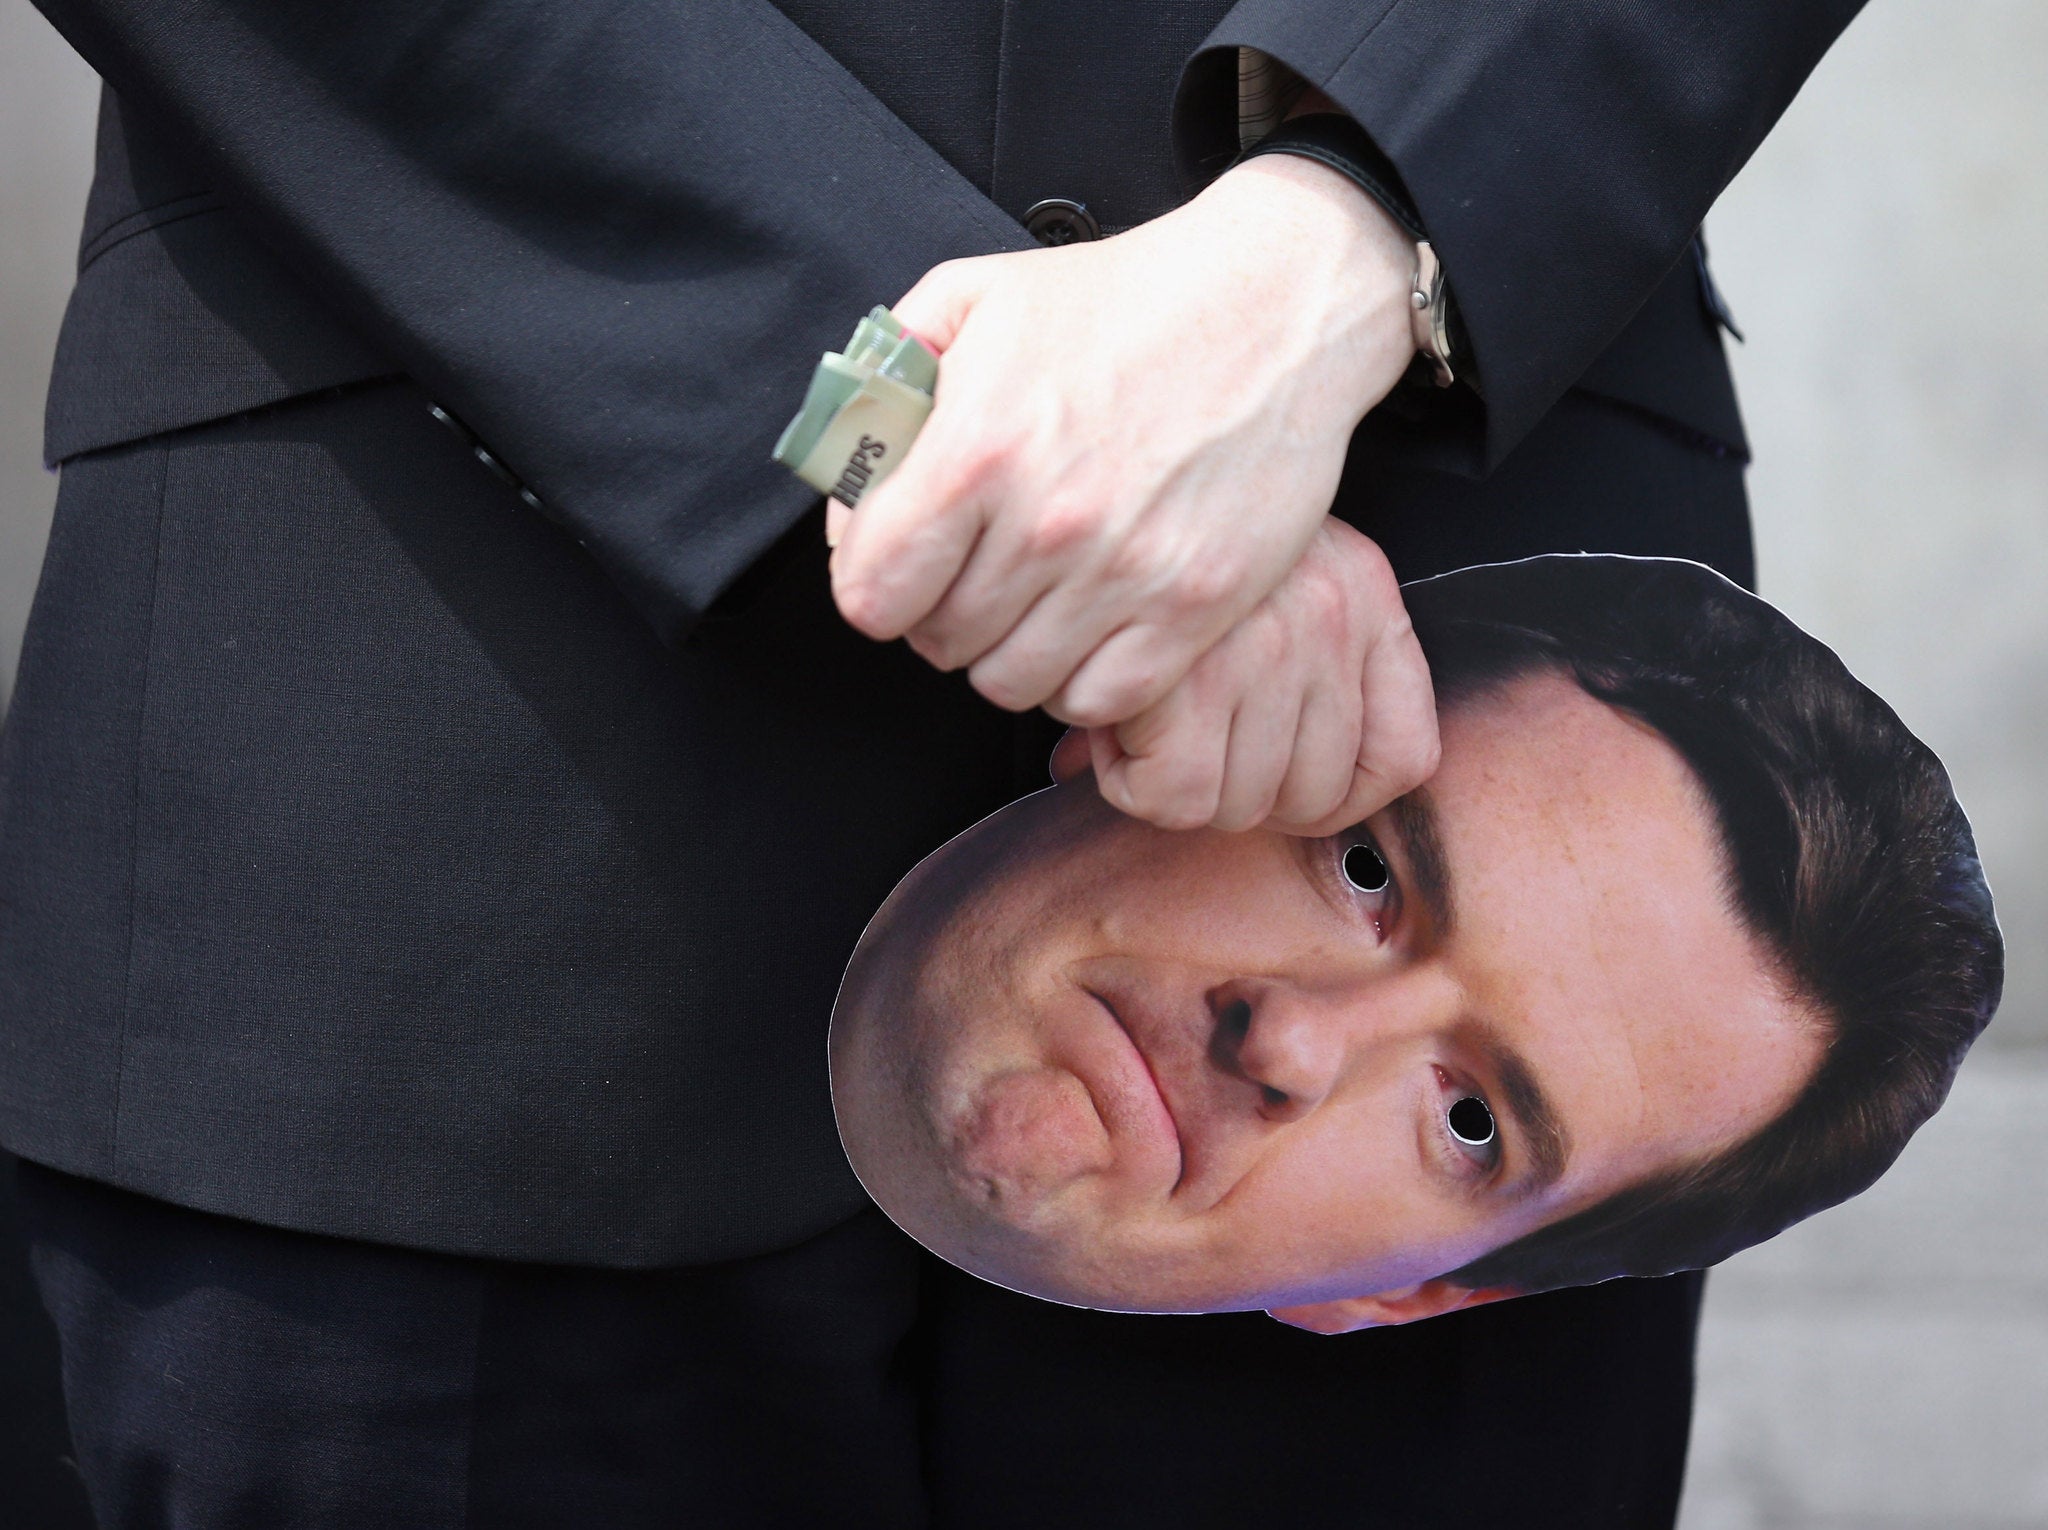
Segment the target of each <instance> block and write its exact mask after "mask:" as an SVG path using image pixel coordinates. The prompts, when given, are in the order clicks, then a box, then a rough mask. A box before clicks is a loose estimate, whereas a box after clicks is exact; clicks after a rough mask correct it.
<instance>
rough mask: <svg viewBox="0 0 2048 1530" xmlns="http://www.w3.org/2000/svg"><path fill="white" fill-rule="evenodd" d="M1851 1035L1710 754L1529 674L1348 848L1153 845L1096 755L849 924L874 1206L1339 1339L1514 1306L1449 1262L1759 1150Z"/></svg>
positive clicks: (930, 1228) (1138, 1292)
mask: <svg viewBox="0 0 2048 1530" xmlns="http://www.w3.org/2000/svg"><path fill="white" fill-rule="evenodd" d="M1425 821H1426V822H1427V824H1428V826H1429V827H1428V828H1427V829H1426V830H1425V829H1423V828H1421V827H1419V826H1418V825H1419V824H1421V823H1423V822H1425ZM1360 844H1370V845H1371V846H1373V847H1374V850H1375V854H1376V856H1377V858H1378V864H1379V867H1380V874H1379V875H1378V876H1370V875H1368V876H1367V877H1365V879H1364V885H1359V883H1358V882H1357V881H1355V880H1354V879H1353V878H1352V877H1351V875H1350V874H1349V873H1348V872H1347V871H1346V870H1345V867H1346V866H1348V865H1349V864H1350V857H1349V854H1348V852H1349V851H1350V850H1351V849H1353V848H1355V847H1356V846H1358V845H1360ZM1432 868H1434V869H1432ZM1826 1037H1827V1029H1826V1026H1825V1024H1824V1023H1822V1021H1821V1019H1820V1017H1819V1016H1818V1015H1816V1014H1815V1012H1814V1011H1813V1010H1812V1009H1811V1007H1810V1006H1809V1005H1808V1004H1807V1003H1806V1002H1805V1001H1803V1000H1802V999H1800V998H1798V997H1797V996H1796V995H1795V994H1793V993H1792V992H1791V991H1789V990H1788V988H1787V987H1786V986H1785V984H1784V983H1783V981H1782V979H1781V976H1780V973H1779V969H1778V966H1777V963H1776V961H1775V959H1774V957H1773V956H1772V955H1771V953H1770V952H1769V951H1768V950H1767V949H1765V948H1764V947H1763V946H1762V945H1761V944H1760V943H1759V942H1758V940H1757V939H1756V937H1755V936H1754V935H1753V934H1752V933H1751V932H1750V930H1749V929H1748V928H1747V926H1746V925H1745V924H1744V922H1743V920H1742V919H1741V917H1740V916H1739V915H1738V914H1737V912H1736V911H1735V909H1734V908H1733V907H1732V905H1731V904H1730V902H1729V899H1728V896H1727V883H1726V852H1725V849H1724V847H1723V844H1722V842H1721V835H1720V830H1719V827H1718V825H1717V823H1716V821H1715V819H1714V817H1713V813H1712V810H1711V808H1710V807H1709V806H1708V804H1707V801H1706V798H1705V795H1704V793H1703V792H1702V790H1701V788H1700V786H1699V784H1698V782H1697V780H1696V779H1695V778H1694V776H1693V775H1692V772H1691V769H1690V767H1688V766H1687V765H1686V764H1685V762H1684V761H1683V759H1682V758H1681V757H1680V756H1679V755H1678V753H1677V751H1676V750H1675V749H1674V748H1672V746H1671V745H1670V744H1669V743H1668V742H1666V741H1665V740H1664V739H1663V738H1662V737H1661V736H1660V735H1658V734H1656V733H1655V732H1654V731H1653V730H1651V729H1650V728H1648V727H1647V726H1646V725H1645V724H1642V723H1641V722H1639V721H1637V720H1635V719H1633V718H1630V717H1628V716H1627V715H1625V714H1623V713H1620V712H1617V711H1615V710H1613V709H1612V708H1610V707H1608V706H1606V705H1605V704H1604V703H1601V702H1598V701H1595V700H1594V699H1592V698H1591V697H1589V696H1587V695H1586V694H1585V693H1584V692H1583V691H1581V690H1579V689H1578V687H1577V686H1576V685H1575V684H1574V683H1572V682H1571V681H1570V680H1568V679H1566V678H1564V677H1562V676H1558V675H1554V674H1538V675H1534V676H1531V677H1528V678H1525V679H1523V680H1520V681H1518V682H1516V683H1514V684H1513V685H1512V686H1510V687H1508V688H1506V689H1504V690H1501V691H1498V692H1493V693H1488V694H1486V695H1483V696H1481V697H1479V698H1476V699H1471V700H1467V701H1465V702H1462V703H1460V704H1459V705H1457V706H1454V707H1452V708H1451V709H1449V710H1448V711H1447V712H1446V713H1445V716H1444V759H1443V765H1442V768H1441V769H1440V770H1439V771H1438V772H1437V775H1436V777H1435V778H1434V779H1433V780H1432V781H1431V782H1430V784H1429V786H1428V787H1427V788H1425V789H1424V790H1423V791H1422V792H1419V793H1416V794H1414V795H1413V796H1412V797H1411V798H1409V799H1407V800H1406V801H1405V802H1404V803H1402V804H1398V805H1396V806H1395V807H1394V808H1390V809H1389V810H1387V811H1385V812H1383V813H1380V814H1377V815H1374V817H1373V818H1372V819H1370V820H1368V821H1367V822H1366V823H1365V824H1362V825H1357V826H1352V827H1348V828H1346V829H1345V830H1343V831H1341V832H1339V833H1337V834H1334V835H1332V836H1329V837H1327V838H1324V839H1309V838H1305V837H1301V836H1294V835H1287V834H1281V833H1274V832H1267V831H1255V832H1252V833H1245V834H1219V833H1213V832H1208V831H1198V832H1195V833H1181V834H1171V833H1162V832H1160V831H1158V830H1156V829H1153V828H1150V827H1149V826H1146V825H1144V824H1140V823H1137V822H1135V821H1133V820H1132V819H1130V818H1128V817H1125V816H1122V815H1120V814H1117V813H1115V812H1113V811H1111V810H1109V809H1107V808H1105V807H1104V806H1103V805H1102V804H1101V803H1100V802H1099V801H1098V800H1096V798H1095V797H1094V795H1093V794H1092V793H1089V792H1086V791H1085V782H1083V781H1081V780H1080V779H1079V778H1078V777H1074V776H1069V777H1068V779H1067V781H1066V783H1065V784H1064V785H1062V786H1060V787H1057V788H1054V789H1052V790H1050V791H1047V792H1043V793H1040V794H1038V795H1037V796H1035V797H1031V798H1026V799H1024V800H1023V801H1022V802H1019V803H1016V804H1013V805H1012V806H1011V807H1010V808H1007V809H1005V810H1004V812H1003V813H1001V814H998V815H996V817H994V818H991V819H989V820H985V821H984V823H983V824H981V825H980V826H978V827H977V828H976V829H974V830H972V831H970V832H969V833H968V834H966V835H963V836H961V837H960V838H959V839H957V840H955V841H953V842H952V844H950V845H948V846H947V847H946V848H945V849H944V850H941V851H940V852H938V853H937V854H936V855H934V856H932V857H930V858H929V859H928V860H927V861H926V862H925V863H924V865H922V866H920V867H919V868H918V870H917V871H916V872H914V873H913V874H912V876H911V877H910V878H908V879H906V880H905V882H904V884H903V885H902V886H901V887H899V888H898V890H897V892H896V893H895V894H893V895H892V896H891V898H890V900H889V903H888V904H887V905H885V906H884V908H883V910H882V912H881V913H880V914H879V915H878V916H877V918H876V920H875V923H874V924H872V925H870V927H869V930H868V933H867V934H866V935H865V936H863V938H862V942H861V948H860V950H859V951H857V952H856V954H855V957H854V960H853V963H852V965H851V966H850V967H849V968H848V972H847V981H846V985H845V987H844V988H843V989H842V990H841V994H840V1001H839V1006H838V1008H837V1009H835V1011H834V1015H833V1037H832V1045H833V1098H834V1102H835V1104H836V1106H837V1108H838V1112H839V1123H840V1130H841V1134H842V1136H843V1137H844V1139H845V1141H846V1145H847V1150H848V1156H849V1157H850V1159H851V1161H852V1163H853V1165H854V1168H855V1170H856V1171H857V1172H858V1173H859V1174H860V1175H861V1178H862V1182H863V1183H864V1184H865V1185H866V1186H867V1187H868V1190H869V1192H870V1193H871V1194H872V1195H873V1196H874V1197H875V1199H876V1201H877V1202H878V1203H879V1204H880V1205H881V1206H882V1207H883V1209H884V1210H885V1211H887V1212H888V1213H889V1214H890V1216H891V1217H893V1218H895V1219H896V1221H897V1222H898V1224H899V1225H901V1226H903V1227H904V1228H906V1230H908V1231H909V1232H911V1233H912V1235H913V1236H915V1237H917V1238H918V1239H919V1240H920V1241H922V1242H923V1243H925V1245H926V1246H927V1247H929V1248H932V1249H934V1250H935V1251H936V1252H938V1253H940V1254H941V1255H942V1256H944V1257H946V1258H948V1259H951V1260H953V1261H954V1262H956V1263H958V1264H961V1265H963V1266H964V1267H965V1268H967V1269H970V1270H972V1271H974V1272H975V1273H976V1274H979V1275H982V1276H984V1277H985V1278H988V1279H992V1280H995V1281H998V1282H999V1283H1001V1284H1003V1285H1007V1286H1011V1287H1013V1288H1015V1289H1019V1290H1023V1291H1028V1292H1032V1293H1034V1294H1037V1295H1041V1296H1048V1297H1051V1298H1052V1299H1054V1300H1058V1301H1066V1302H1075V1303H1079V1304H1082V1305H1086V1306H1096V1307H1108V1308H1114V1309H1120V1310H1135V1311H1162V1310H1164V1311H1217V1310H1229V1309H1243V1308H1250V1307H1263V1308H1266V1309H1268V1310H1269V1311H1271V1312H1272V1313H1273V1315H1274V1316H1275V1317H1277V1318H1280V1319H1281V1320H1282V1321H1284V1322H1288V1323H1292V1324H1294V1325H1296V1326H1299V1327H1303V1328H1309V1329H1313V1330H1315V1331H1317V1332H1323V1333H1338V1332H1344V1331H1348V1330H1350V1329H1355V1328H1360V1327H1366V1326H1371V1325H1377V1324H1385V1323H1403V1322H1412V1321H1414V1320H1416V1319H1418V1318H1426V1317H1432V1316H1436V1315H1439V1314H1441V1313H1445V1312H1450V1311H1454V1310H1457V1309H1459V1308H1461V1307H1468V1306H1472V1305H1476V1304H1478V1303H1481V1302H1487V1301H1493V1300H1498V1299H1499V1298H1501V1297H1503V1296H1509V1295H1512V1294H1514V1293H1513V1291H1512V1290H1511V1289H1510V1288H1507V1287H1491V1288H1467V1287H1464V1286H1461V1285H1459V1284H1457V1283H1456V1282H1455V1281H1452V1280H1450V1279H1447V1278H1445V1272H1446V1271H1453V1270H1456V1269H1458V1268H1459V1267H1461V1266H1463V1265H1465V1264H1466V1263H1467V1262H1469V1261H1470V1260H1472V1259H1473V1258H1475V1257H1477V1256H1478V1255H1480V1254H1483V1253H1485V1252H1487V1251H1488V1250H1491V1249H1496V1248H1499V1247H1502V1246H1503V1245H1505V1244H1508V1243H1511V1242H1513V1241H1514V1240H1515V1239H1517V1238H1519V1237H1521V1236H1523V1235H1524V1234H1527V1233H1529V1232H1531V1231H1533V1230H1534V1229H1536V1228H1537V1227H1540V1226H1542V1225H1544V1224H1546V1223H1549V1222H1553V1221H1556V1220H1558V1219H1560V1218H1564V1217H1569V1216H1571V1215H1572V1214H1573V1213H1575V1212H1577V1211H1581V1210H1583V1209H1585V1208H1587V1207H1589V1206H1592V1205H1594V1204H1597V1203H1599V1202H1601V1201H1604V1200H1605V1199H1607V1198H1608V1197H1609V1196H1611V1195H1613V1194H1615V1193H1617V1192H1618V1191H1620V1190H1622V1189H1624V1188H1626V1187H1628V1186H1631V1185H1635V1184H1640V1183H1642V1182H1644V1181H1645V1180H1648V1179H1651V1178H1653V1177H1655V1176H1658V1175H1660V1174H1665V1173H1669V1172H1672V1171H1675V1170H1677V1169H1679V1168H1681V1167H1683V1166H1686V1165H1690V1164H1696V1163H1700V1162H1704V1161H1707V1160H1710V1159H1712V1158H1714V1157H1716V1156H1717V1155H1719V1154H1721V1153H1723V1152H1725V1151H1727V1150H1728V1149H1729V1148H1731V1147H1732V1146H1734V1145H1735V1144H1737V1143H1739V1142H1742V1141H1744V1140H1746V1139H1747V1138H1749V1137H1750V1136H1751V1134H1753V1133H1754V1132H1756V1131H1757V1130H1758V1129H1760V1128H1761V1127H1762V1126H1763V1125H1764V1124H1765V1123H1767V1122H1769V1121H1771V1120H1773V1119H1775V1118H1776V1117H1777V1116H1778V1115H1779V1114H1781V1113H1782V1112H1783V1110H1784V1109H1785V1108H1786V1107H1787V1105H1789V1104H1790V1103H1791V1101H1792V1099H1793V1098H1794V1096H1795V1095H1796V1094H1797V1093H1798V1091H1799V1090H1800V1089H1801V1088H1803V1087H1804V1086H1805V1084H1806V1082H1807V1080H1809V1079H1810V1078H1811V1077H1812V1075H1813V1072H1814V1069H1815V1068H1816V1067H1817V1066H1818V1065H1819V1061H1820V1058H1821V1055H1822V1052H1823V1051H1824V1049H1825V1047H1826ZM1518 1080H1519V1082H1518ZM1467 1099H1477V1100H1483V1101H1484V1102H1485V1104H1486V1106H1487V1107H1488V1110H1489V1111H1490V1114H1491V1116H1492V1118H1493V1120H1494V1121H1495V1122H1496V1124H1497V1127H1498V1130H1497V1132H1496V1133H1495V1134H1494V1136H1493V1138H1492V1141H1491V1142H1490V1143H1489V1144H1488V1145H1486V1146H1483V1147H1481V1146H1471V1145H1461V1143H1460V1142H1459V1141H1458V1140H1457V1139H1456V1138H1455V1137H1454V1136H1452V1135H1451V1132H1450V1129H1449V1128H1450V1121H1451V1116H1450V1111H1451V1107H1452V1106H1453V1105H1454V1104H1456V1103H1457V1102H1459V1101H1461V1100H1467Z"/></svg>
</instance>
